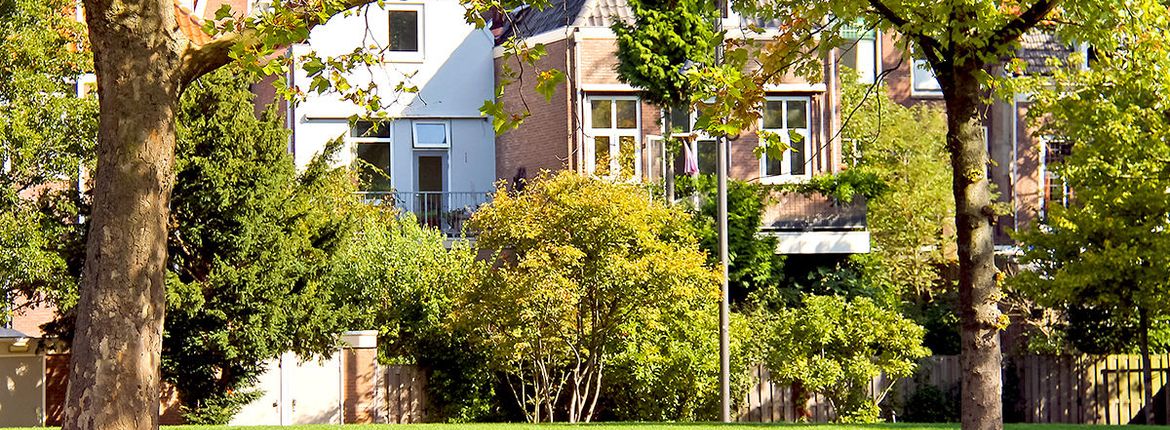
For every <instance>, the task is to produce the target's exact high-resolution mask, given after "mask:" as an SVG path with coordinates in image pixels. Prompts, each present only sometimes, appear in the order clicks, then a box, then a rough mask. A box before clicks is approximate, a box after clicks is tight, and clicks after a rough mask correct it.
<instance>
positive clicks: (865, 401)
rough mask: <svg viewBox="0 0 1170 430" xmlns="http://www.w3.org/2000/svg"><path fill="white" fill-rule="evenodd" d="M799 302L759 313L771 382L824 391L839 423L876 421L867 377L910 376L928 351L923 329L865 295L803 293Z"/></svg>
mask: <svg viewBox="0 0 1170 430" xmlns="http://www.w3.org/2000/svg"><path fill="white" fill-rule="evenodd" d="M803 302H804V305H803V306H802V307H798V308H788V309H782V310H780V311H778V312H775V313H773V314H769V315H766V316H765V317H764V319H763V321H762V324H763V329H762V330H761V336H762V337H763V338H764V339H765V343H766V345H765V346H764V354H763V356H764V362H765V363H766V364H767V366H768V370H769V371H771V374H772V376H773V378H774V379H775V380H778V381H785V382H800V383H801V384H803V385H804V387H805V388H806V389H808V390H810V391H814V392H819V393H823V394H824V395H825V396H827V397H828V398H829V399H830V401H831V402H832V404H833V407H834V409H835V411H836V414H837V420H838V421H844V422H849V421H855V422H873V421H876V420H877V418H878V417H877V412H878V410H877V404H876V402H875V401H874V399H872V398H870V397H869V393H868V386H869V384H870V381H871V380H872V379H873V378H874V377H875V376H878V375H881V374H884V375H886V376H888V377H890V378H893V379H897V378H905V377H908V376H910V375H911V374H913V372H914V368H915V367H916V366H917V360H918V359H920V358H923V357H926V356H928V355H930V350H929V349H927V348H926V347H924V346H922V339H923V334H924V331H923V329H922V327H920V326H918V325H917V324H915V323H914V322H913V321H911V320H909V319H907V318H905V317H903V316H902V315H901V314H899V313H898V312H896V311H893V310H889V309H884V308H882V307H880V306H878V305H877V304H876V303H874V302H873V301H872V300H870V299H868V298H864V297H858V298H854V299H852V300H847V299H845V298H842V297H838V296H805V297H804V300H803Z"/></svg>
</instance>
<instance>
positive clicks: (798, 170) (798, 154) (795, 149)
mask: <svg viewBox="0 0 1170 430" xmlns="http://www.w3.org/2000/svg"><path fill="white" fill-rule="evenodd" d="M805 143H806V142H804V141H801V142H800V143H796V142H793V143H792V150H790V151H789V161H790V162H791V163H792V170H790V171H789V172H790V174H793V175H803V174H804V170H805V169H804V166H805V165H807V164H808V163H806V161H807V160H805V157H808V152H807V151H805V147H806V146H807V145H806V144H805Z"/></svg>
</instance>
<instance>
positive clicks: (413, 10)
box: [386, 4, 423, 61]
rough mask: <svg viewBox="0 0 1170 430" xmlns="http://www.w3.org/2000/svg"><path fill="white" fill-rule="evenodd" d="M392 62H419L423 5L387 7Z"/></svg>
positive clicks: (420, 58)
mask: <svg viewBox="0 0 1170 430" xmlns="http://www.w3.org/2000/svg"><path fill="white" fill-rule="evenodd" d="M386 8H387V15H388V16H389V35H388V36H389V42H388V44H387V45H388V46H387V50H388V51H389V53H390V59H391V60H392V61H421V60H422V52H423V5H421V4H395V5H387V6H386Z"/></svg>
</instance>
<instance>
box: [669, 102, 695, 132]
mask: <svg viewBox="0 0 1170 430" xmlns="http://www.w3.org/2000/svg"><path fill="white" fill-rule="evenodd" d="M670 128H671V130H674V131H676V132H680V133H690V132H691V113H690V111H688V110H687V107H686V106H677V107H673V108H670Z"/></svg>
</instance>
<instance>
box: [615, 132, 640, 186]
mask: <svg viewBox="0 0 1170 430" xmlns="http://www.w3.org/2000/svg"><path fill="white" fill-rule="evenodd" d="M637 149H638V144H637V142H635V141H634V136H621V137H619V138H618V154H620V156H619V157H618V172H620V173H621V175H622V177H623V178H633V177H634V174H636V173H637V170H636V166H637V165H638V154H637V152H636V151H637Z"/></svg>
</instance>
